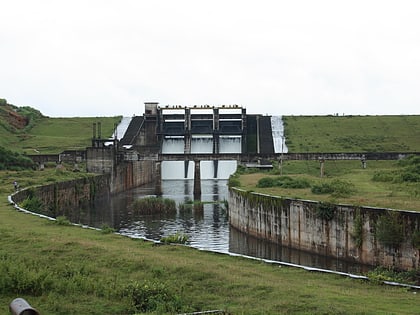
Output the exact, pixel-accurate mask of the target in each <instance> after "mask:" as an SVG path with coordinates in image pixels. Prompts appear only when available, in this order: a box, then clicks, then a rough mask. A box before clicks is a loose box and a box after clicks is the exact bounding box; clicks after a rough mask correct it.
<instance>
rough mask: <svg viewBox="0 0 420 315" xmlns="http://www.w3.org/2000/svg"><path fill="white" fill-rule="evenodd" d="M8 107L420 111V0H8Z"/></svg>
mask: <svg viewBox="0 0 420 315" xmlns="http://www.w3.org/2000/svg"><path fill="white" fill-rule="evenodd" d="M0 12H1V14H0V98H6V99H7V100H8V102H9V103H12V104H15V105H18V106H24V105H27V106H32V107H35V108H37V109H39V110H41V112H42V113H43V114H45V115H48V116H52V117H69V116H111V115H112V116H113V115H124V116H132V115H133V114H136V115H141V114H143V111H144V106H143V103H144V102H147V101H156V102H159V103H160V105H162V106H164V105H167V104H169V105H195V104H197V105H204V104H210V105H222V104H238V105H241V106H244V107H246V108H247V112H248V113H261V114H270V115H308V114H310V115H312V114H313V115H325V114H334V113H339V114H340V115H341V114H343V113H344V114H361V115H365V114H420V92H419V91H420V84H419V83H420V2H419V1H417V0H416V1H404V0H400V1H396V0H395V1H386V0H385V1H384V0H382V1H369V0H364V1H355V0H352V1H340V0H333V1H323V0H316V1H314V0H308V1H304V0H302V1H299V0H287V1H282V0H273V1H269V0H258V1H257V0H255V1H246V0H240V1H236V0H223V1H219V0H207V1H200V0H191V1H188V0H168V1H166V0H161V1H159V0H157V1H151V0H149V1H146V0H118V1H117V0H115V1H112V0H82V1H78V0H77V1H76V0H71V1H70V0H68V1H60V0H51V1H46V0H37V1H35V0H28V1H21V0H13V1H12V0H0Z"/></svg>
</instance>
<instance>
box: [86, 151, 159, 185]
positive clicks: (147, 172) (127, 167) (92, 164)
mask: <svg viewBox="0 0 420 315" xmlns="http://www.w3.org/2000/svg"><path fill="white" fill-rule="evenodd" d="M86 152H87V165H86V168H87V171H88V172H91V173H97V174H110V192H111V193H119V192H123V191H125V190H128V189H131V188H135V187H138V186H141V185H144V184H146V183H152V182H153V181H154V169H155V161H153V160H140V161H139V160H138V158H137V154H136V153H135V151H128V152H133V154H136V158H135V159H134V158H131V159H123V158H121V157H119V156H118V155H119V154H122V153H121V152H117V151H116V150H115V148H114V147H91V148H87V151H86ZM119 160H121V161H119Z"/></svg>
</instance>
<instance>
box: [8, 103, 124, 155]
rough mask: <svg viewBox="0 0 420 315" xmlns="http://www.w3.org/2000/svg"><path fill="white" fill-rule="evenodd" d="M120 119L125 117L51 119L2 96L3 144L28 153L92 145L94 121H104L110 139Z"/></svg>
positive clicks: (49, 151)
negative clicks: (12, 103) (15, 104)
mask: <svg viewBox="0 0 420 315" xmlns="http://www.w3.org/2000/svg"><path fill="white" fill-rule="evenodd" d="M120 120H121V116H116V117H71V118H50V117H46V116H44V115H42V114H41V113H40V112H39V111H38V110H36V109H33V108H31V107H27V106H25V107H17V106H14V105H11V104H8V103H7V101H6V100H4V99H0V147H5V148H7V149H9V150H13V151H16V152H20V153H26V154H38V153H41V154H54V153H60V152H62V151H63V150H80V149H85V148H86V147H87V146H90V144H91V138H92V133H93V131H92V126H93V124H94V123H98V122H100V123H101V126H102V137H103V138H108V137H110V136H111V135H112V133H113V130H114V126H115V124H116V123H118V122H119V121H120Z"/></svg>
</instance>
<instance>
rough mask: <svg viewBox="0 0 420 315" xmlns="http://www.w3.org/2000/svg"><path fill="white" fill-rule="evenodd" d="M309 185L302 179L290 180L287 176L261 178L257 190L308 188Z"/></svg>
mask: <svg viewBox="0 0 420 315" xmlns="http://www.w3.org/2000/svg"><path fill="white" fill-rule="evenodd" d="M310 186H311V185H310V183H309V182H308V181H307V180H306V179H304V178H291V177H289V176H279V177H263V178H261V179H260V180H259V181H258V183H257V187H258V188H266V187H281V188H292V189H298V188H309V187H310Z"/></svg>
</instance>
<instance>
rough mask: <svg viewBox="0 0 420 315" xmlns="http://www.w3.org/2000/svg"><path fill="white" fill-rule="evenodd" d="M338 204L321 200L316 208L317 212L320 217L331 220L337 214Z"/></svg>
mask: <svg viewBox="0 0 420 315" xmlns="http://www.w3.org/2000/svg"><path fill="white" fill-rule="evenodd" d="M335 209H336V206H335V205H334V204H332V203H329V202H320V203H318V204H317V206H316V208H315V214H316V216H317V217H318V218H320V219H322V220H325V221H331V220H332V219H333V218H334V216H335Z"/></svg>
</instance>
